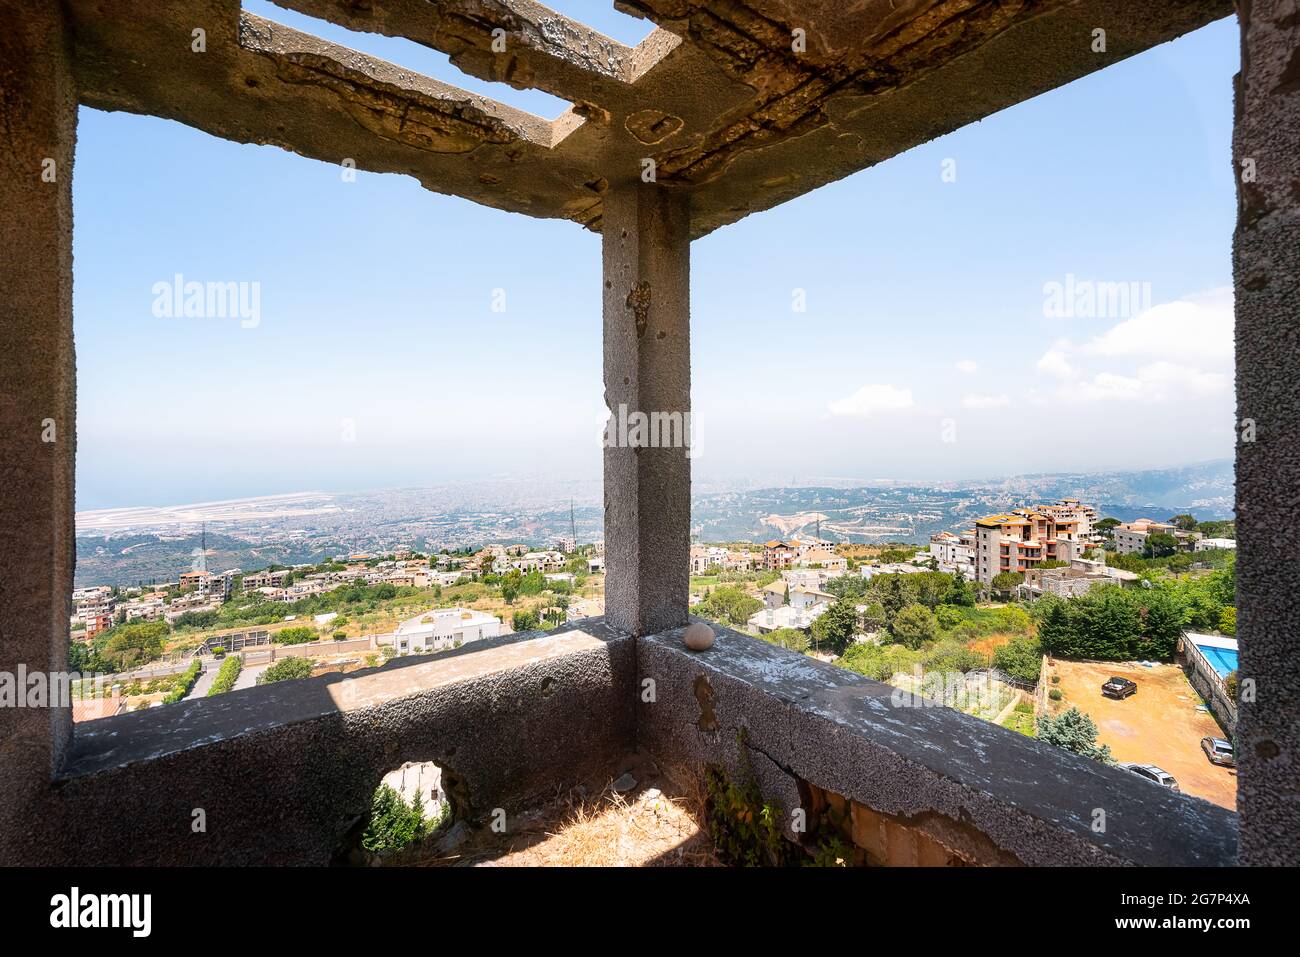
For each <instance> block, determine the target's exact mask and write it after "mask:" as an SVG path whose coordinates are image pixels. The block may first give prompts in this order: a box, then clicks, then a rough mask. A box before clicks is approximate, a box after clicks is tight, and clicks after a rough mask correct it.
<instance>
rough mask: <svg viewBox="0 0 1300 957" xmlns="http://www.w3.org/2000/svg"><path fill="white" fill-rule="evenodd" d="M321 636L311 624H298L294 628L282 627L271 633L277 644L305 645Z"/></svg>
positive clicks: (272, 639)
mask: <svg viewBox="0 0 1300 957" xmlns="http://www.w3.org/2000/svg"><path fill="white" fill-rule="evenodd" d="M318 637H319V636H318V635H317V634H316V629H315V628H312V627H311V626H310V625H297V626H295V627H293V628H281V629H280V630H279V631H276V632H272V633H271V641H273V642H274V643H275V644H277V645H305V644H307V643H308V642H310V641H315V640H316V639H317V638H318Z"/></svg>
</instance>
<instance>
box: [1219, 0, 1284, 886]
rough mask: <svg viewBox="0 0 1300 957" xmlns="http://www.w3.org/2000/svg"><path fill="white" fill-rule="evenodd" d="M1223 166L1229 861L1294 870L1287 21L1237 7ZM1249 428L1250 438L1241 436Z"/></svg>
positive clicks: (1273, 4)
mask: <svg viewBox="0 0 1300 957" xmlns="http://www.w3.org/2000/svg"><path fill="white" fill-rule="evenodd" d="M1240 17H1241V30H1242V52H1241V73H1240V74H1239V75H1238V78H1237V102H1236V126H1235V130H1234V136H1233V158H1234V166H1235V171H1236V173H1237V197H1238V206H1237V231H1236V235H1235V238H1234V242H1233V272H1234V287H1235V293H1236V320H1237V324H1236V357H1237V420H1238V421H1237V428H1238V430H1239V432H1238V434H1239V439H1240V441H1239V443H1238V445H1237V515H1236V518H1237V622H1238V624H1237V634H1238V637H1239V640H1240V644H1241V662H1240V670H1239V676H1240V677H1241V679H1242V680H1243V682H1246V681H1252V682H1253V683H1254V686H1255V687H1254V690H1253V695H1252V694H1250V693H1247V691H1246V689H1245V688H1243V691H1242V696H1241V700H1240V704H1239V716H1240V718H1239V721H1238V723H1237V760H1238V765H1239V778H1238V797H1237V806H1238V808H1239V810H1240V814H1241V862H1242V863H1243V864H1287V865H1296V864H1300V631H1297V627H1296V622H1297V621H1300V546H1298V545H1297V543H1296V538H1295V535H1294V534H1293V533H1290V532H1288V527H1289V526H1291V525H1292V524H1293V522H1294V519H1295V516H1296V515H1298V514H1300V322H1297V319H1296V317H1297V316H1300V32H1298V31H1300V15H1297V12H1296V8H1295V4H1294V3H1292V2H1286V0H1245V2H1242V3H1241V4H1240ZM1252 432H1253V435H1252V434H1251V433H1252Z"/></svg>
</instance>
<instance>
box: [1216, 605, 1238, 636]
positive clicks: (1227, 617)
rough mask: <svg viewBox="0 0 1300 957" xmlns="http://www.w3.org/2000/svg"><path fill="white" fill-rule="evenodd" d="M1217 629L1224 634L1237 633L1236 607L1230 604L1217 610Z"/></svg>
mask: <svg viewBox="0 0 1300 957" xmlns="http://www.w3.org/2000/svg"><path fill="white" fill-rule="evenodd" d="M1219 631H1221V632H1223V633H1224V634H1225V635H1235V634H1236V633H1237V609H1235V608H1233V607H1232V606H1231V605H1229V606H1228V607H1227V608H1225V609H1223V610H1222V611H1221V612H1219Z"/></svg>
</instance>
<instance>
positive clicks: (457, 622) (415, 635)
mask: <svg viewBox="0 0 1300 957" xmlns="http://www.w3.org/2000/svg"><path fill="white" fill-rule="evenodd" d="M500 632H501V619H500V618H497V617H496V616H495V615H489V614H487V613H486V612H482V611H474V610H473V609H470V608H438V609H435V610H434V611H427V612H425V613H424V614H421V615H416V616H415V617H414V618H408V619H407V620H406V621H404V622H402V623H401V624H400V625H398V626H397V630H396V631H394V632H393V634H392V635H390V636H386V637H383V638H380V639H379V641H380V643H381V644H391V645H392V646H393V647H394V648H396V649H397V652H398V654H406V653H407V652H424V651H439V650H442V649H444V648H454V647H457V646H459V645H463V644H466V643H468V642H471V641H478V640H479V639H482V638H495V637H496V636H497V635H498V634H500Z"/></svg>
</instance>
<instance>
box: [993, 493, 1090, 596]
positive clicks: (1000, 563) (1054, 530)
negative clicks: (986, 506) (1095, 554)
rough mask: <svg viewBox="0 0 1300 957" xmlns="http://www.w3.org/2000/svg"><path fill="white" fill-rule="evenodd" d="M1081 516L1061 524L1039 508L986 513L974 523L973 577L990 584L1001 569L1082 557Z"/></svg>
mask: <svg viewBox="0 0 1300 957" xmlns="http://www.w3.org/2000/svg"><path fill="white" fill-rule="evenodd" d="M1080 521H1081V519H1079V518H1075V517H1068V518H1065V519H1063V521H1062V523H1061V524H1058V523H1057V519H1056V516H1055V514H1054V513H1053V512H1052V511H1048V510H1046V509H1042V508H1024V509H1016V510H1014V511H1012V512H1007V513H1003V514H998V515H988V516H985V517H984V518H981V519H980V520H979V521H977V522H976V523H975V580H976V581H977V582H979V583H980V584H983V585H988V584H990V583H991V582H992V581H993V579H994V577H995V576H997V575H1000V574H1002V573H1003V572H1025V571H1028V570H1029V569H1031V568H1036V567H1037V566H1039V565H1041V564H1042V563H1043V562H1046V561H1061V562H1068V561H1072V560H1073V559H1075V558H1079V557H1081V556H1082V554H1083V551H1084V547H1085V544H1086V543H1085V542H1084V541H1083V540H1082V539H1081V538H1080V537H1079V527H1080Z"/></svg>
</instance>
